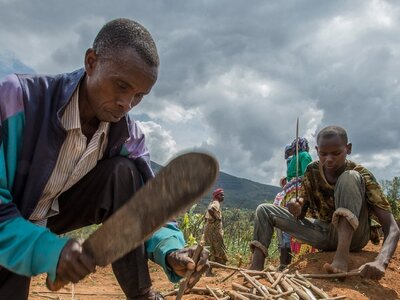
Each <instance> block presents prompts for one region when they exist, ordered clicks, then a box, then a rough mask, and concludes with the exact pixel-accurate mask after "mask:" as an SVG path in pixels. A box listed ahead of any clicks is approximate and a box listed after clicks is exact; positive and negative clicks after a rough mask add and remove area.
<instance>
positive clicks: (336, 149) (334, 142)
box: [315, 136, 351, 174]
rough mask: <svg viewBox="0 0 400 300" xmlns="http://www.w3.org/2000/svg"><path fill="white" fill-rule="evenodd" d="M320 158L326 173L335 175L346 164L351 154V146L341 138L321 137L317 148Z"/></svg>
mask: <svg viewBox="0 0 400 300" xmlns="http://www.w3.org/2000/svg"><path fill="white" fill-rule="evenodd" d="M315 148H316V150H317V152H318V157H319V160H320V162H321V163H322V165H323V168H324V170H325V171H326V172H328V173H330V174H335V173H336V172H337V171H338V170H340V169H341V168H342V167H343V166H344V165H345V163H346V156H347V154H350V153H351V144H347V145H346V143H345V142H344V141H343V140H342V139H341V138H340V136H333V137H329V138H324V137H321V138H320V139H319V141H318V146H316V147H315Z"/></svg>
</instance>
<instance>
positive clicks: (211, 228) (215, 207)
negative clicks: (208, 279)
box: [204, 188, 228, 276]
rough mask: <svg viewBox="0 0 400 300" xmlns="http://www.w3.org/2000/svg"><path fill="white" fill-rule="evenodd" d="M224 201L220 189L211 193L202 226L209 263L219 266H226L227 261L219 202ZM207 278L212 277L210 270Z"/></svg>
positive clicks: (222, 191) (222, 192)
mask: <svg viewBox="0 0 400 300" xmlns="http://www.w3.org/2000/svg"><path fill="white" fill-rule="evenodd" d="M222 201H224V190H223V189H221V188H218V189H216V190H215V191H214V192H213V199H212V200H211V203H210V204H209V205H208V208H207V211H206V215H205V225H204V242H205V245H206V246H209V247H210V256H209V259H210V260H211V261H215V262H218V263H220V264H224V265H225V264H226V262H227V261H228V258H227V251H226V247H225V244H224V239H223V235H224V231H223V228H222V211H221V202H222ZM207 275H208V276H211V275H212V272H211V268H210V269H209V270H208V272H207Z"/></svg>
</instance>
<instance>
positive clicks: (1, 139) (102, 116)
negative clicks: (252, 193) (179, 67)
mask: <svg viewBox="0 0 400 300" xmlns="http://www.w3.org/2000/svg"><path fill="white" fill-rule="evenodd" d="M84 63H85V66H84V69H81V70H77V71H75V72H72V73H67V74H59V75H55V76H43V75H17V74H13V75H10V76H7V77H6V78H5V79H4V80H2V81H0V298H1V299H13V300H15V299H16V300H19V299H27V298H28V294H29V284H30V277H31V276H34V275H36V274H40V273H47V274H48V276H49V277H50V279H51V280H53V281H54V280H55V279H56V278H58V279H60V280H62V281H71V282H75V283H76V282H78V281H79V280H81V279H82V278H84V277H85V276H86V275H88V274H89V273H91V272H94V270H95V264H94V262H93V260H92V258H91V257H90V256H88V255H87V254H86V253H84V252H82V247H81V244H80V243H79V242H78V241H77V240H75V239H69V238H65V237H59V236H58V234H62V233H65V232H68V231H71V230H74V229H77V228H81V227H83V226H87V225H91V224H99V223H102V222H103V221H105V220H106V219H107V218H108V217H109V216H110V215H112V214H113V213H114V212H115V211H116V210H117V209H118V208H119V207H121V206H122V205H123V204H124V203H125V202H126V201H127V200H128V199H129V198H130V197H131V196H132V194H134V193H135V191H136V190H137V189H138V188H140V187H141V186H142V185H143V182H146V180H148V179H149V178H152V177H153V176H154V175H153V172H152V170H151V168H150V158H149V152H148V150H147V147H146V145H145V137H144V135H143V133H142V132H141V130H140V128H139V127H138V125H137V124H136V123H135V121H133V120H131V119H130V117H129V115H128V112H129V111H130V110H131V109H132V108H133V107H134V106H136V105H138V104H139V103H140V101H141V100H142V98H143V97H144V96H145V95H147V94H148V93H150V91H151V89H152V87H153V85H154V84H155V82H156V80H157V75H158V66H159V58H158V54H157V49H156V46H155V43H154V41H153V39H152V37H151V35H150V33H149V32H148V31H147V30H146V29H145V28H144V27H143V26H141V25H140V24H138V23H136V22H134V21H131V20H128V19H117V20H113V21H110V22H109V23H107V24H106V25H105V26H104V27H103V28H102V29H101V30H100V32H99V33H98V35H97V37H96V39H95V41H94V43H93V48H90V49H88V50H87V51H86V54H85V61H84ZM184 243H185V242H184V239H183V235H182V233H181V232H180V230H179V229H178V228H177V226H176V224H174V223H169V224H166V225H165V226H164V227H162V228H161V229H160V230H158V231H157V232H156V233H155V234H154V235H153V236H152V237H151V238H150V239H149V240H148V241H147V242H146V243H145V245H143V246H141V247H138V248H137V249H135V250H133V251H132V252H130V253H128V254H127V255H126V256H124V257H122V258H121V259H119V260H118V261H116V262H115V263H113V265H112V267H113V271H114V273H115V276H116V278H117V280H118V282H119V284H120V286H121V288H122V290H123V291H124V293H125V294H126V296H127V298H128V299H161V296H160V295H158V294H155V293H154V292H153V291H152V290H151V280H150V276H149V271H148V267H147V257H150V258H151V259H152V260H154V261H155V262H156V263H158V264H160V265H161V266H162V267H163V268H164V270H165V272H166V273H167V275H168V277H169V278H170V280H171V281H174V282H176V281H178V280H179V279H180V276H183V275H184V274H185V272H186V271H187V270H188V269H193V268H194V267H195V265H194V262H193V260H192V259H191V258H190V257H191V256H192V254H193V249H185V248H184ZM207 267H208V266H207V253H206V251H205V252H203V253H202V256H201V259H200V262H199V264H198V266H197V268H196V272H195V273H194V275H193V278H192V279H191V283H192V285H193V284H194V283H195V282H196V281H197V280H198V278H199V277H200V275H201V274H202V273H203V272H204V271H205V270H206V269H207Z"/></svg>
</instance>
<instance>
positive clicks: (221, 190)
mask: <svg viewBox="0 0 400 300" xmlns="http://www.w3.org/2000/svg"><path fill="white" fill-rule="evenodd" d="M223 193H224V190H223V189H221V188H218V189H216V190H215V191H214V192H213V194H212V195H213V198H215V197H217V196H218V195H219V194H223Z"/></svg>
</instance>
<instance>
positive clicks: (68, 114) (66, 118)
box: [61, 85, 81, 130]
mask: <svg viewBox="0 0 400 300" xmlns="http://www.w3.org/2000/svg"><path fill="white" fill-rule="evenodd" d="M61 124H62V125H63V126H64V128H65V129H66V130H73V129H79V128H81V120H80V117H79V85H78V87H77V88H76V90H75V92H74V93H73V94H72V96H71V101H70V102H69V103H68V104H67V106H66V108H65V111H64V114H63V116H62V117H61Z"/></svg>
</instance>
